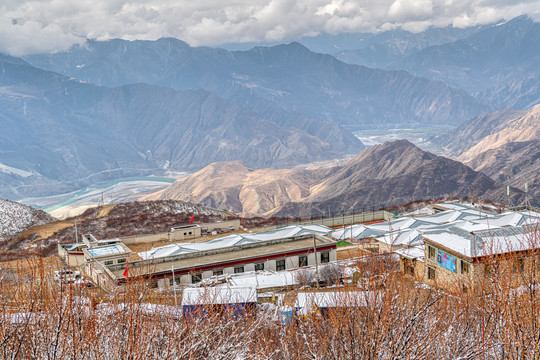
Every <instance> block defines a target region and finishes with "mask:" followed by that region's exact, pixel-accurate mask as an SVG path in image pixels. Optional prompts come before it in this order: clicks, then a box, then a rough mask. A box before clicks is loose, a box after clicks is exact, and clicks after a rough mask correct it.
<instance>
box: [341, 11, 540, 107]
mask: <svg viewBox="0 0 540 360" xmlns="http://www.w3.org/2000/svg"><path fill="white" fill-rule="evenodd" d="M434 30H435V29H432V30H431V31H426V32H422V33H419V34H410V35H408V36H406V35H401V36H397V37H396V38H391V39H388V40H386V41H383V42H377V43H375V44H373V45H371V46H369V47H365V48H359V49H356V50H352V49H351V50H349V51H342V52H340V53H338V54H337V55H336V56H337V57H338V58H339V59H341V60H343V61H345V62H349V63H354V64H364V65H369V66H372V67H378V68H383V69H387V70H390V69H394V70H406V71H408V72H410V73H411V74H413V75H416V76H423V77H426V78H429V79H433V80H441V81H444V82H445V83H448V84H450V85H452V86H455V87H458V88H460V89H464V90H465V91H467V92H468V93H469V94H472V95H474V96H475V97H477V98H482V99H486V100H489V101H490V102H491V103H493V104H494V105H495V106H496V108H498V109H500V108H506V107H514V108H518V109H527V108H529V107H531V106H534V105H535V104H537V103H538V102H539V101H540V84H539V79H540V68H539V67H538V64H539V63H540V23H538V22H535V21H533V20H532V19H531V18H529V17H528V16H526V15H521V16H518V17H516V18H513V19H511V20H509V21H505V22H500V23H497V24H493V25H486V26H482V27H475V28H469V29H464V31H458V30H457V29H453V30H452V29H447V30H446V33H445V29H438V31H439V32H440V33H441V34H437V32H436V31H434ZM444 40H446V41H444ZM430 42H431V43H430Z"/></svg>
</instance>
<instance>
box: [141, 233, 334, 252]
mask: <svg viewBox="0 0 540 360" xmlns="http://www.w3.org/2000/svg"><path fill="white" fill-rule="evenodd" d="M331 231H332V230H331V229H330V228H328V227H326V226H323V225H291V226H287V227H284V228H281V229H276V230H272V231H266V232H262V233H257V234H232V235H228V236H224V237H221V238H218V239H213V240H209V241H205V242H200V243H175V244H170V245H165V246H161V247H158V248H155V249H152V250H149V251H145V252H141V253H139V256H140V257H141V258H143V259H145V260H146V259H156V258H160V257H166V256H174V255H181V254H187V253H193V252H197V251H205V250H213V249H219V248H225V247H231V246H236V245H243V244H250V243H256V242H260V241H269V240H277V239H284V238H288V237H294V236H300V235H304V234H320V235H328V234H330V232H331Z"/></svg>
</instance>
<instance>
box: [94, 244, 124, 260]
mask: <svg viewBox="0 0 540 360" xmlns="http://www.w3.org/2000/svg"><path fill="white" fill-rule="evenodd" d="M85 250H86V251H87V252H88V254H90V255H91V256H93V257H97V256H105V255H115V254H122V253H127V251H126V249H125V248H124V247H123V246H121V245H119V244H113V245H108V246H99V247H95V248H87V249H85Z"/></svg>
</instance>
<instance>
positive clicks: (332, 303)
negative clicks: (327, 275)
mask: <svg viewBox="0 0 540 360" xmlns="http://www.w3.org/2000/svg"><path fill="white" fill-rule="evenodd" d="M374 300H375V296H374V293H373V292H370V291H328V292H300V293H298V294H297V295H296V303H295V304H294V307H295V308H296V309H301V310H300V311H299V313H303V314H307V313H309V311H314V310H316V309H317V308H319V309H320V308H336V307H356V306H366V305H368V304H369V303H370V301H374Z"/></svg>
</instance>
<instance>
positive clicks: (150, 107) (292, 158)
mask: <svg viewBox="0 0 540 360" xmlns="http://www.w3.org/2000/svg"><path fill="white" fill-rule="evenodd" d="M0 71H1V73H2V76H1V77H0V121H1V123H2V131H1V132H0V163H2V164H3V165H5V166H7V167H6V168H5V169H9V168H12V169H16V170H15V171H13V170H11V171H7V170H6V171H0V184H1V185H2V187H1V188H0V196H6V197H11V198H14V197H22V196H24V195H28V194H32V195H39V194H44V193H54V192H59V191H62V192H68V191H70V190H74V189H77V188H80V187H83V186H86V185H89V184H92V183H95V182H99V181H103V180H105V179H110V178H117V177H126V176H130V175H150V174H154V173H155V172H159V171H162V170H166V169H185V170H197V169H199V168H201V167H203V166H205V165H207V164H209V163H211V162H214V161H230V160H241V161H243V162H245V163H246V164H248V165H249V166H252V167H255V168H257V167H290V166H294V165H298V164H304V163H310V162H313V161H322V160H329V159H334V158H339V157H342V156H344V155H345V154H346V152H345V151H342V150H338V149H336V146H334V145H333V144H330V143H328V142H326V141H324V140H322V139H320V138H318V137H317V136H315V135H311V134H309V133H308V132H306V131H303V130H301V129H298V128H294V127H292V126H281V125H279V124H276V123H275V122H273V121H270V120H267V119H265V118H263V117H261V116H260V115H258V114H256V113H254V112H251V111H249V110H246V109H244V108H242V107H241V106H238V105H234V104H229V103H227V102H226V101H224V100H223V99H221V98H220V97H218V96H216V95H215V94H212V93H210V92H208V91H205V90H197V91H177V90H173V89H167V88H162V87H157V86H150V85H146V84H134V85H125V86H121V87H116V88H108V87H103V86H97V85H94V84H88V83H85V82H83V81H81V80H78V79H75V78H70V77H66V76H62V75H59V74H56V73H53V72H47V71H44V70H40V69H37V68H35V67H32V66H30V65H29V64H27V63H25V62H24V61H22V60H20V59H16V58H11V57H5V56H3V57H0ZM321 131H324V129H323V128H321V129H317V128H316V127H315V128H314V129H313V131H312V132H313V133H317V132H321ZM327 134H329V135H332V136H335V139H337V140H340V141H341V142H340V143H339V146H338V148H339V149H346V150H348V151H350V152H353V153H354V152H357V151H359V150H361V149H362V148H363V145H362V143H361V142H360V141H359V140H358V139H356V138H355V137H354V136H353V135H352V134H350V133H348V132H346V131H345V130H343V129H342V128H340V127H337V128H336V127H332V126H329V127H328V132H327ZM8 167H9V168H8ZM5 169H4V170H5ZM0 170H1V169H0ZM26 173H28V174H30V175H29V176H21V175H20V174H26Z"/></svg>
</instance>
